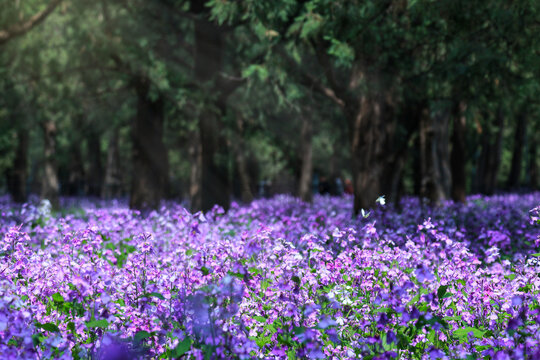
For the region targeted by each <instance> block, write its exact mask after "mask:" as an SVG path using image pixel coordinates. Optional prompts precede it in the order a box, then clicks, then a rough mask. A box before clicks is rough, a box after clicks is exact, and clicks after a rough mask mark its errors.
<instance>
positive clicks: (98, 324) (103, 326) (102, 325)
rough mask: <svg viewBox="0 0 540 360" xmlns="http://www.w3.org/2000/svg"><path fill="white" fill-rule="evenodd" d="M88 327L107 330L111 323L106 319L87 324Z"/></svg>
mask: <svg viewBox="0 0 540 360" xmlns="http://www.w3.org/2000/svg"><path fill="white" fill-rule="evenodd" d="M86 327H87V328H89V329H93V328H101V329H106V328H107V327H109V322H108V321H107V320H105V319H102V320H93V321H88V322H87V323H86Z"/></svg>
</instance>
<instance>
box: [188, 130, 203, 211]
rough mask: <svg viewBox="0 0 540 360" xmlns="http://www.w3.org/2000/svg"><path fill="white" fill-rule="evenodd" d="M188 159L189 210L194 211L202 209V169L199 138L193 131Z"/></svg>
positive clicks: (196, 132)
mask: <svg viewBox="0 0 540 360" xmlns="http://www.w3.org/2000/svg"><path fill="white" fill-rule="evenodd" d="M189 157H190V161H191V170H190V174H189V199H190V202H191V210H192V211H196V210H199V209H201V208H202V203H201V201H202V195H201V183H202V178H201V168H202V149H201V137H200V134H199V131H198V130H196V131H194V133H193V135H192V137H191V142H190V144H189Z"/></svg>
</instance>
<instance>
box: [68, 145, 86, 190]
mask: <svg viewBox="0 0 540 360" xmlns="http://www.w3.org/2000/svg"><path fill="white" fill-rule="evenodd" d="M83 191H84V167H83V161H82V154H81V144H80V142H78V141H76V142H74V143H72V144H71V147H70V153H69V168H68V179H67V194H68V195H70V196H77V195H82V194H83Z"/></svg>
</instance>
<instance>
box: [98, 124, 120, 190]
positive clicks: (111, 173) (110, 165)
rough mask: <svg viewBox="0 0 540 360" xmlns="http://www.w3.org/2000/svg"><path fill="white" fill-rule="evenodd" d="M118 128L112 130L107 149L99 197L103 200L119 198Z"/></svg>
mask: <svg viewBox="0 0 540 360" xmlns="http://www.w3.org/2000/svg"><path fill="white" fill-rule="evenodd" d="M118 132H119V131H118V128H114V129H113V132H112V133H111V137H110V139H109V144H108V148H107V163H106V168H105V177H104V180H103V186H102V191H101V196H102V197H103V198H105V199H110V198H113V197H118V196H120V193H121V188H122V175H121V170H120V151H119V148H118V136H119V134H118Z"/></svg>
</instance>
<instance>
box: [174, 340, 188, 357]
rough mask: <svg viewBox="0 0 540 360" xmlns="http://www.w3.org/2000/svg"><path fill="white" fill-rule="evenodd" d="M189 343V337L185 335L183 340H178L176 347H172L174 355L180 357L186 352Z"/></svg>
mask: <svg viewBox="0 0 540 360" xmlns="http://www.w3.org/2000/svg"><path fill="white" fill-rule="evenodd" d="M191 343H192V341H191V339H190V338H189V337H188V336H186V337H185V338H184V340H182V341H180V342H179V343H178V345H176V347H175V348H174V355H175V356H174V357H180V356H182V355H184V354H185V353H187V352H188V351H189V349H191Z"/></svg>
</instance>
